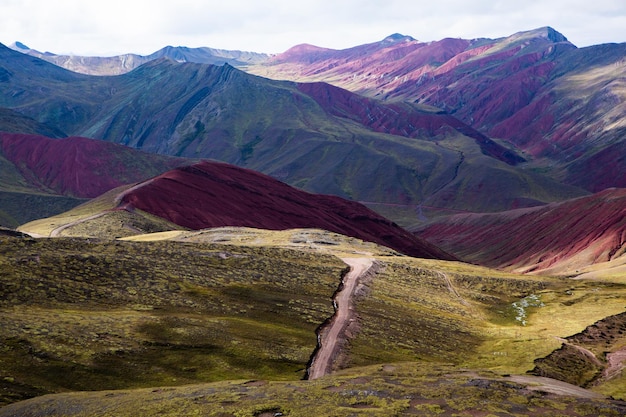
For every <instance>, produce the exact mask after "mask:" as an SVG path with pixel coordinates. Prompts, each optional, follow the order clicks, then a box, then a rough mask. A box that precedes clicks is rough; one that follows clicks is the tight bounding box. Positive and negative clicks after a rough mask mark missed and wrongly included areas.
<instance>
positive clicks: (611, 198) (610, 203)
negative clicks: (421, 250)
mask: <svg viewBox="0 0 626 417" xmlns="http://www.w3.org/2000/svg"><path fill="white" fill-rule="evenodd" d="M416 234H417V235H418V236H420V237H422V238H424V239H426V240H428V241H430V242H431V243H433V244H435V245H437V246H439V247H441V248H443V249H444V250H447V251H449V252H450V253H453V254H455V255H457V256H458V257H459V258H461V259H463V260H465V261H468V262H472V263H478V264H481V265H485V266H489V267H495V268H502V269H516V270H519V271H522V272H540V271H547V270H551V271H556V272H559V271H568V272H575V270H576V268H577V267H582V266H586V265H590V264H593V263H598V262H605V261H609V260H611V259H614V258H615V257H617V256H620V255H622V254H623V253H624V251H625V249H626V247H625V246H624V245H625V243H626V189H623V188H611V189H606V190H604V191H602V192H599V193H597V194H594V195H591V196H586V197H581V198H577V199H573V200H568V201H565V202H562V203H553V204H549V205H546V206H540V207H532V208H525V209H519V210H511V211H508V212H503V213H490V214H459V215H455V216H451V217H447V218H444V219H442V220H439V221H437V222H436V223H434V224H430V225H428V226H426V227H424V228H422V229H421V230H418V231H416Z"/></svg>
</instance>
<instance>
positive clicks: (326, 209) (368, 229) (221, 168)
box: [120, 162, 453, 259]
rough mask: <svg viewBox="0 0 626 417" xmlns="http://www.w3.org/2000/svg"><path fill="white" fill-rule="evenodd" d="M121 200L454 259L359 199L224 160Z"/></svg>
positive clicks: (183, 219) (208, 219) (172, 215)
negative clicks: (333, 234)
mask: <svg viewBox="0 0 626 417" xmlns="http://www.w3.org/2000/svg"><path fill="white" fill-rule="evenodd" d="M120 204H121V205H122V207H124V208H126V209H132V208H137V209H140V210H143V211H146V212H149V213H152V214H154V215H156V216H159V217H162V218H165V219H167V220H169V221H171V222H173V223H176V224H179V225H181V226H185V227H188V228H191V229H204V228H208V227H218V226H246V227H254V228H261V229H271V230H283V229H291V228H320V229H325V230H329V231H332V232H336V233H341V234H343V235H346V236H351V237H356V238H359V239H362V240H366V241H370V242H375V243H379V244H381V245H384V246H387V247H390V248H392V249H395V250H397V251H399V252H402V253H404V254H407V255H410V256H415V257H423V258H439V259H453V257H452V256H450V255H449V254H447V253H445V252H444V251H442V250H440V249H438V248H436V247H435V246H433V245H431V244H429V243H427V242H425V241H423V240H422V239H419V238H417V237H415V236H414V235H412V234H411V233H410V232H408V231H406V230H404V229H402V228H400V227H399V226H397V225H396V224H395V223H393V222H391V221H390V220H387V219H385V218H384V217H381V216H380V215H378V214H376V213H374V212H373V211H371V210H369V209H368V208H366V207H365V206H363V205H361V204H359V203H355V202H350V201H348V200H344V199H342V198H339V197H334V196H327V195H319V194H310V193H307V192H304V191H300V190H298V189H296V188H293V187H290V186H288V185H286V184H284V183H282V182H280V181H277V180H275V179H273V178H271V177H268V176H266V175H263V174H260V173H257V172H255V171H251V170H247V169H243V168H238V167H235V166H233V165H228V164H224V163H218V162H202V163H199V164H196V165H192V166H187V167H181V168H177V169H174V170H172V171H169V172H166V173H164V174H162V175H159V176H157V177H155V178H153V179H151V180H148V181H146V182H144V183H142V184H140V185H138V186H136V187H133V188H131V189H129V190H128V191H126V192H124V193H123V194H122V195H121V196H120Z"/></svg>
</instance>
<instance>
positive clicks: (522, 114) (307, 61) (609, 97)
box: [251, 27, 626, 192]
mask: <svg viewBox="0 0 626 417" xmlns="http://www.w3.org/2000/svg"><path fill="white" fill-rule="evenodd" d="M310 49H311V48H309V49H301V50H297V51H295V52H298V53H295V52H294V51H292V50H290V51H287V52H286V53H284V54H281V55H278V56H276V57H274V58H272V59H271V60H269V61H268V62H266V63H264V64H262V65H258V66H255V67H252V69H251V70H252V71H254V72H255V73H256V74H259V75H264V76H267V77H272V78H280V79H285V78H287V79H292V80H297V81H307V82H308V81H324V82H329V83H332V84H334V85H336V86H339V87H342V88H346V89H348V90H350V91H354V92H358V93H361V94H364V95H367V96H371V97H379V98H384V99H386V100H404V101H410V102H415V103H420V104H426V105H431V106H435V107H437V108H440V109H442V110H444V111H445V112H447V113H449V114H451V115H453V116H454V117H456V118H458V119H459V120H461V121H463V122H464V123H467V124H469V125H471V126H472V127H473V128H474V129H476V130H477V131H480V132H481V133H483V134H484V135H486V136H489V137H491V138H498V139H504V140H506V141H507V142H509V143H510V144H512V145H513V147H514V148H515V149H520V150H522V151H524V152H525V157H527V156H530V158H528V157H527V159H530V160H535V161H537V162H538V164H539V165H540V167H541V168H542V170H543V172H546V173H547V174H548V175H550V176H551V177H552V178H554V179H557V180H559V181H562V182H564V183H566V184H570V185H574V186H577V187H583V188H585V189H586V190H588V191H590V192H597V191H601V190H602V189H604V188H605V187H607V186H609V187H626V176H624V175H619V174H623V173H624V163H623V162H624V159H625V158H626V153H625V152H624V149H626V146H625V145H624V138H626V135H625V132H626V122H625V117H624V115H625V114H626V88H625V84H626V81H625V79H624V70H625V68H626V59H625V58H624V57H625V56H626V43H622V44H604V45H596V46H591V47H587V48H577V47H576V46H575V45H573V44H571V43H570V42H569V41H568V40H567V39H566V38H565V36H563V35H562V34H560V33H558V32H557V31H555V30H554V29H552V28H550V27H543V28H539V29H535V30H530V31H525V32H519V33H516V34H513V35H511V36H509V37H506V38H501V39H472V40H462V39H444V40H441V41H438V42H430V43H424V42H418V41H416V40H413V39H410V38H402V37H397V36H396V37H391V38H387V39H385V40H384V41H381V42H378V43H374V44H368V45H362V46H359V47H355V48H350V49H346V50H326V51H316V52H315V53H311V54H309V55H307V53H306V52H307V50H310Z"/></svg>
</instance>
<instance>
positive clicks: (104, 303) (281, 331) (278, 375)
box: [0, 237, 345, 401]
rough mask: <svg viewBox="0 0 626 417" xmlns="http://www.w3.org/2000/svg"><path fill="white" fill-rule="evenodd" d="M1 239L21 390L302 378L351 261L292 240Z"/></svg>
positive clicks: (3, 303)
mask: <svg viewBox="0 0 626 417" xmlns="http://www.w3.org/2000/svg"><path fill="white" fill-rule="evenodd" d="M1 239H2V241H1V242H0V243H1V245H0V266H1V268H0V284H1V285H0V310H1V311H2V314H1V315H0V322H1V325H0V328H1V330H0V350H1V351H2V352H3V354H2V358H1V359H0V377H1V378H5V379H6V378H9V379H8V380H11V381H13V382H12V385H15V392H16V393H17V392H18V391H19V390H20V389H21V388H20V387H22V386H28V387H31V389H32V390H38V391H37V392H54V391H59V390H66V389H71V390H85V389H87V390H101V389H121V388H129V387H148V386H163V385H178V384H186V383H192V382H200V381H218V380H224V379H237V378H268V379H275V380H280V379H292V380H297V379H301V378H302V377H303V376H304V371H305V366H306V363H307V362H308V360H309V358H310V355H311V353H312V352H313V350H314V348H315V345H316V338H315V329H316V327H317V326H318V325H319V324H320V323H321V322H323V321H324V320H325V319H326V318H327V317H328V316H330V315H331V314H332V303H331V301H330V299H331V296H332V294H333V292H334V291H335V290H336V288H337V285H338V282H339V278H340V276H341V272H342V270H343V269H344V267H345V265H344V264H343V263H342V262H341V261H339V260H338V259H337V258H335V257H332V256H324V255H313V254H310V253H304V252H301V251H294V250H286V249H271V248H260V247H259V248H248V247H235V246H225V245H211V244H199V243H179V242H141V243H135V242H122V241H99V240H95V239H89V240H87V239H75V238H58V239H39V240H34V239H24V238H22V239H19V238H8V237H7V238H4V237H3V238H1ZM8 392H9V393H11V390H10V389H9V390H8ZM11 395H13V394H11ZM11 395H8V396H7V397H6V398H7V399H6V401H9V400H10V398H13V397H12V396H11ZM15 395H17V394H15Z"/></svg>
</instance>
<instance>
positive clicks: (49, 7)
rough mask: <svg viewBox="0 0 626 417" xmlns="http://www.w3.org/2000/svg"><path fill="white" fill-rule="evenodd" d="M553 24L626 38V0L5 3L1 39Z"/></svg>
mask: <svg viewBox="0 0 626 417" xmlns="http://www.w3.org/2000/svg"><path fill="white" fill-rule="evenodd" d="M542 26H552V27H553V28H554V29H556V30H558V31H559V32H561V33H562V34H563V35H565V36H566V37H567V38H568V39H569V40H570V42H572V43H574V44H575V45H577V46H579V47H582V46H589V45H594V44H600V43H608V42H626V1H624V0H584V1H583V0H515V1H511V0H502V1H482V0H475V1H472V0H427V1H425V0H309V1H301V0H264V1H259V0H208V1H200V0H168V1H162V0H0V42H1V43H3V44H5V45H9V44H11V43H13V42H15V41H21V42H22V43H24V44H26V45H27V46H29V47H31V48H33V49H37V50H39V51H42V52H44V51H50V52H54V53H57V54H69V53H73V54H76V55H98V56H106V55H116V54H121V53H127V52H132V53H139V54H142V55H146V54H149V53H152V52H154V51H156V50H158V49H160V48H162V47H164V46H167V45H172V46H189V47H199V46H209V47H212V48H219V49H232V50H244V51H254V52H267V53H277V52H283V51H285V50H287V49H288V48H290V47H291V46H294V45H297V44H300V43H310V44H313V45H317V46H322V47H328V48H334V49H343V48H349V47H351V46H356V45H360V44H364V43H370V42H375V41H378V40H381V39H383V38H385V37H386V36H388V35H390V34H392V33H402V34H403V35H410V36H412V37H414V38H416V39H418V40H420V41H432V40H439V39H442V38H445V37H453V38H468V39H470V38H477V37H488V38H498V37H502V36H508V35H511V34H513V33H516V32H519V31H523V30H530V29H535V28H538V27H542Z"/></svg>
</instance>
